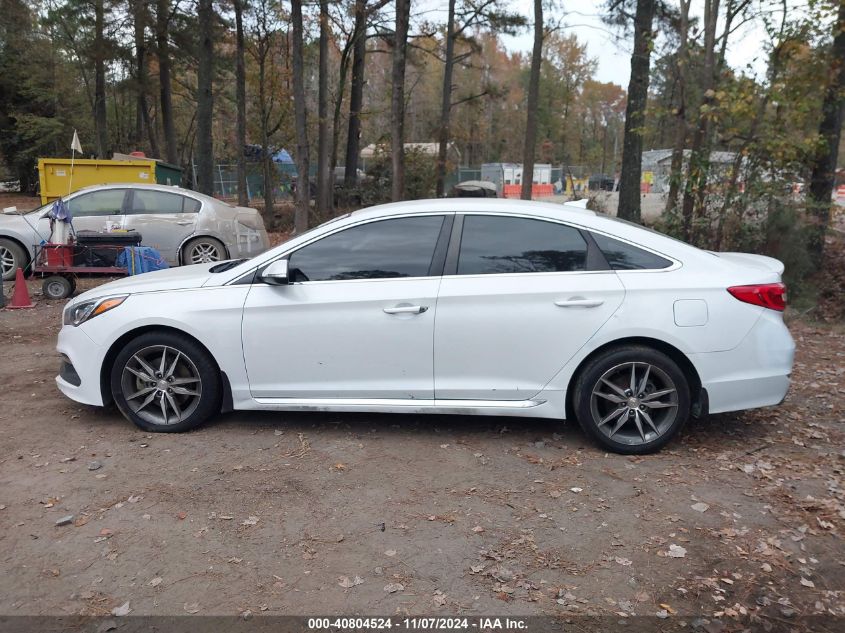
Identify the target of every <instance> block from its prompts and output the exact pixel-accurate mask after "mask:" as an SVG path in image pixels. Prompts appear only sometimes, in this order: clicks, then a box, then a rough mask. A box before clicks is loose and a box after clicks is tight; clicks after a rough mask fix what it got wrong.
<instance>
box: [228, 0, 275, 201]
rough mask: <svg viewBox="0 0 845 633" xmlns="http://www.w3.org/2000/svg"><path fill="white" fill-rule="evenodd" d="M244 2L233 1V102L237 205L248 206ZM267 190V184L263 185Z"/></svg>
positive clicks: (239, 0)
mask: <svg viewBox="0 0 845 633" xmlns="http://www.w3.org/2000/svg"><path fill="white" fill-rule="evenodd" d="M243 3H244V0H233V5H234V8H235V102H236V107H237V111H238V112H237V130H236V135H235V136H236V140H235V145H236V146H237V152H238V204H239V205H240V206H242V207H243V206H246V205H247V204H249V195H248V191H247V186H246V157H245V156H244V146H245V145H246V63H245V61H244V16H243V13H244V4H243ZM264 188H265V189H266V188H267V184H266V183H265V184H264Z"/></svg>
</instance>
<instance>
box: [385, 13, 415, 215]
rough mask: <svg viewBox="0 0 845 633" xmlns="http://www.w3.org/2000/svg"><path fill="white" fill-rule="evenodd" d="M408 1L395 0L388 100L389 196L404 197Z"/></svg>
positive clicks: (409, 14) (399, 198)
mask: <svg viewBox="0 0 845 633" xmlns="http://www.w3.org/2000/svg"><path fill="white" fill-rule="evenodd" d="M410 17H411V0H396V30H395V36H394V37H395V39H394V41H393V72H392V74H391V78H392V80H393V92H392V94H391V99H390V161H391V165H392V171H393V181H392V183H391V190H390V196H391V199H392V200H393V201H399V200H402V199H404V197H405V60H406V57H407V53H408V24H409V22H410Z"/></svg>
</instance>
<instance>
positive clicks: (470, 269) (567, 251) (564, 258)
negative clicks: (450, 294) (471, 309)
mask: <svg viewBox="0 0 845 633" xmlns="http://www.w3.org/2000/svg"><path fill="white" fill-rule="evenodd" d="M586 262H587V243H586V242H585V241H584V238H582V237H581V234H580V233H579V232H578V231H577V230H576V229H573V228H571V227H568V226H564V225H562V224H556V223H553V222H544V221H542V220H530V219H525V218H506V217H498V216H483V215H469V216H466V217H465V218H464V229H463V233H462V235H461V253H460V257H459V258H458V274H459V275H490V274H496V273H550V272H568V271H573V270H584V268H585V265H586Z"/></svg>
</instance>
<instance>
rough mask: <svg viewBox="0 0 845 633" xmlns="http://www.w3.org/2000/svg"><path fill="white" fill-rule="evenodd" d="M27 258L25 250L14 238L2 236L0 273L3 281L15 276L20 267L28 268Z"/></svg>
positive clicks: (0, 239)
mask: <svg viewBox="0 0 845 633" xmlns="http://www.w3.org/2000/svg"><path fill="white" fill-rule="evenodd" d="M26 263H27V258H26V253H25V252H24V250H23V249H22V248H21V247H20V246H18V245H17V244H16V243H15V242H13V241H12V240H9V239H6V238H2V237H0V274H2V275H3V281H10V280H12V279H14V278H15V272H16V271H17V269H18V268H26Z"/></svg>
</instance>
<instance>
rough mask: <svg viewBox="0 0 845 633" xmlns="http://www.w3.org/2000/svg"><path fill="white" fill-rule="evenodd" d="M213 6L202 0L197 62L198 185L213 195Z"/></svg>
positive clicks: (199, 188)
mask: <svg viewBox="0 0 845 633" xmlns="http://www.w3.org/2000/svg"><path fill="white" fill-rule="evenodd" d="M213 37H214V6H213V4H212V0H199V54H198V58H199V64H198V66H197V189H198V190H199V191H200V192H201V193H204V194H206V195H209V196H211V195H214V140H213V137H212V134H213V128H212V123H213V116H214V95H213V93H212V81H213V80H212V76H213V74H214V39H213Z"/></svg>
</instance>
